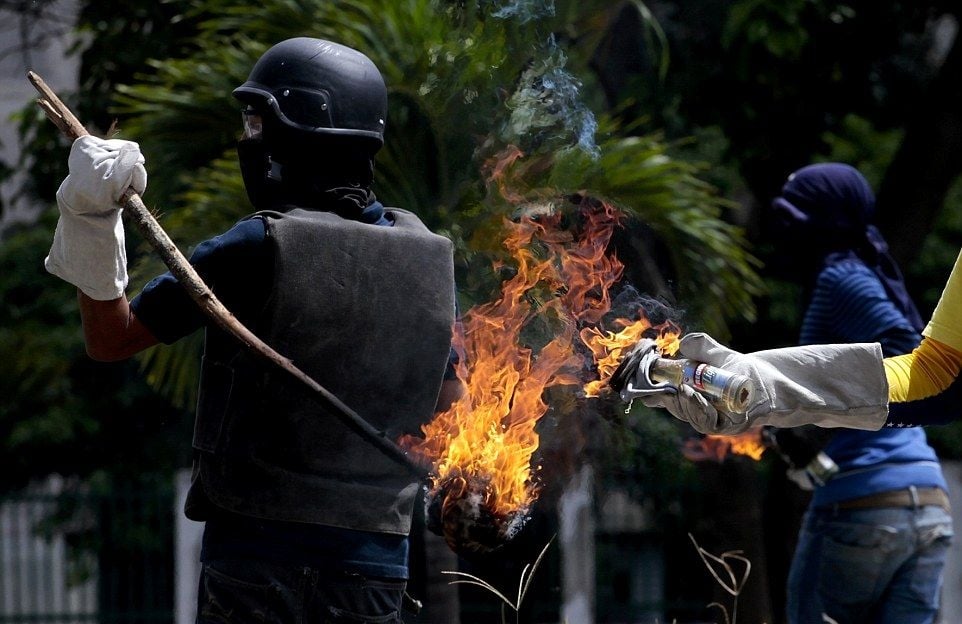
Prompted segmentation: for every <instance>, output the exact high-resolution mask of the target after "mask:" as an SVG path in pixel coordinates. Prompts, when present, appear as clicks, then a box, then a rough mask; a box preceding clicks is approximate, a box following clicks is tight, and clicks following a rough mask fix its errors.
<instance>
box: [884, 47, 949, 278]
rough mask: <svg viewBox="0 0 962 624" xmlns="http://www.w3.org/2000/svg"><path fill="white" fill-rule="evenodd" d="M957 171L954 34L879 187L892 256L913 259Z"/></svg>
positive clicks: (904, 261)
mask: <svg viewBox="0 0 962 624" xmlns="http://www.w3.org/2000/svg"><path fill="white" fill-rule="evenodd" d="M959 173H962V45H960V43H959V37H958V35H956V37H955V40H954V41H953V43H952V48H951V50H950V51H949V53H948V56H946V58H945V61H944V62H943V64H942V67H941V68H940V69H939V73H938V75H937V76H936V77H935V79H934V80H933V81H932V84H931V86H930V87H929V90H928V92H927V93H926V94H925V95H924V96H923V97H922V99H921V101H920V102H919V105H918V109H917V111H916V114H915V115H914V116H913V118H912V119H911V120H909V122H908V123H907V124H906V130H905V137H904V138H903V140H902V145H901V146H900V147H899V150H898V152H897V153H896V155H895V158H893V159H892V163H891V164H890V165H889V168H888V170H887V171H886V172H885V178H884V179H883V180H882V184H881V186H880V188H879V194H878V214H877V220H878V224H879V227H880V229H881V230H882V232H883V234H885V236H886V238H887V239H888V242H889V245H890V247H891V250H892V255H893V256H895V259H896V260H897V261H898V263H899V264H901V265H902V266H906V265H908V264H909V263H911V262H912V261H914V260H915V259H916V258H917V257H918V254H919V251H920V250H921V247H922V243H923V242H924V241H925V238H926V236H927V235H928V234H929V232H931V231H932V226H933V224H934V223H935V221H936V219H938V216H939V213H940V212H941V210H942V206H943V204H944V202H945V196H946V193H947V191H948V190H949V187H950V186H951V185H952V183H953V181H954V180H955V179H956V177H958V175H959Z"/></svg>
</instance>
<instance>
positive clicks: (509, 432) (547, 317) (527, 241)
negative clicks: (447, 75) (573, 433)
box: [402, 203, 623, 515]
mask: <svg viewBox="0 0 962 624" xmlns="http://www.w3.org/2000/svg"><path fill="white" fill-rule="evenodd" d="M581 208H582V211H581V216H582V217H583V225H582V226H581V228H580V233H579V235H577V236H575V235H574V234H572V233H571V232H567V231H565V230H563V229H562V228H561V215H560V214H557V213H550V214H546V215H542V216H539V217H538V218H537V220H535V219H532V218H525V219H522V220H521V221H520V222H518V223H513V222H510V221H506V222H505V223H504V227H505V229H506V230H507V232H508V235H507V238H506V240H505V242H504V245H505V247H506V248H507V250H508V251H509V252H510V254H511V256H512V258H513V259H514V264H515V267H516V272H515V274H514V276H513V277H511V278H510V279H508V280H506V281H505V282H504V283H502V286H501V295H500V297H499V298H498V299H497V300H496V301H493V302H490V303H487V304H483V305H479V306H476V307H474V308H472V309H471V310H470V311H468V312H467V313H466V314H465V315H464V318H463V322H462V325H463V330H462V332H461V334H460V335H459V336H458V337H456V339H455V341H456V343H457V344H456V348H457V349H458V350H459V351H461V352H462V353H463V357H462V365H461V367H460V370H459V371H458V377H459V379H461V380H462V381H463V382H464V384H465V388H466V391H465V393H464V395H463V396H462V397H461V398H460V399H459V400H458V401H457V402H456V403H455V404H454V405H452V406H451V408H450V409H449V410H448V411H446V412H444V413H442V414H439V415H437V416H436V417H435V419H434V420H433V421H431V422H430V423H428V424H427V425H425V426H424V427H422V432H423V434H424V438H423V439H418V438H410V437H408V438H405V439H404V440H402V444H403V445H404V446H406V447H408V448H409V450H411V451H413V452H415V453H417V454H419V455H421V456H422V457H425V458H427V459H429V460H430V461H432V464H433V471H432V481H433V486H434V488H435V489H436V488H437V487H438V486H439V485H440V484H443V483H445V482H448V481H450V480H451V479H458V480H460V481H461V482H462V484H463V483H467V482H471V483H474V484H477V483H484V484H485V491H484V492H483V493H482V495H483V496H484V498H485V500H484V503H483V504H484V506H485V507H486V508H487V509H489V510H491V511H492V512H494V513H496V514H502V515H505V514H511V513H515V512H517V511H519V510H524V509H526V508H527V507H528V506H529V505H530V503H531V502H532V501H533V500H534V499H535V498H536V497H537V494H538V489H539V486H538V483H537V480H536V479H535V478H534V475H533V473H532V470H533V469H532V466H531V460H532V457H533V454H534V452H535V451H536V450H537V449H538V444H539V438H538V433H537V432H536V431H535V426H536V424H537V422H538V421H539V420H540V419H541V417H542V416H543V415H544V414H545V412H547V410H548V405H547V404H546V403H545V401H544V400H543V399H542V395H543V393H544V391H545V389H547V388H549V387H552V386H557V385H573V384H579V383H581V381H582V380H581V378H580V377H579V375H578V373H579V371H582V370H583V369H584V368H586V366H585V354H584V353H583V350H582V351H581V352H579V351H578V350H577V349H576V343H577V335H578V334H577V332H576V327H577V325H578V324H579V323H585V322H595V321H597V320H598V319H600V318H601V316H602V315H604V313H605V312H607V311H608V308H609V307H610V299H609V295H608V289H609V288H610V286H611V285H612V284H614V283H615V282H616V281H617V280H618V279H619V278H620V277H621V272H622V268H623V267H622V265H621V263H620V262H618V261H617V260H616V259H615V258H613V257H611V256H607V255H606V254H605V248H606V247H607V245H608V242H609V241H610V239H611V235H612V233H613V231H614V228H615V227H616V226H617V224H618V221H619V219H620V218H621V214H620V213H619V212H618V211H617V210H616V209H614V208H613V207H611V206H609V205H607V204H602V203H599V204H597V205H591V206H586V205H584V204H583V205H582V207H581ZM545 293H547V296H545ZM539 299H544V300H543V301H540V300H539ZM535 320H537V322H538V323H542V324H544V323H550V324H552V327H551V328H550V332H551V333H552V334H553V338H551V339H550V340H548V341H547V343H546V344H545V345H544V346H543V347H541V348H540V349H539V350H538V351H537V354H535V352H534V350H533V349H532V348H530V347H527V346H524V344H525V340H524V339H523V337H522V332H523V331H524V330H526V329H528V328H529V327H530V326H531V325H532V321H535ZM450 491H451V492H453V493H454V495H460V494H463V491H464V489H463V488H458V487H453V488H451V489H450Z"/></svg>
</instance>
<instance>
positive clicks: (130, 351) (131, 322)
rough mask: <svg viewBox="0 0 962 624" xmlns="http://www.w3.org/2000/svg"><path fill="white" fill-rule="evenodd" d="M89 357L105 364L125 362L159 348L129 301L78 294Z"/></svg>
mask: <svg viewBox="0 0 962 624" xmlns="http://www.w3.org/2000/svg"><path fill="white" fill-rule="evenodd" d="M77 299H78V302H79V304H80V320H81V323H82V324H83V332H84V342H85V344H86V346H87V354H88V355H89V356H90V357H91V358H93V359H95V360H99V361H102V362H113V361H117V360H123V359H126V358H129V357H131V356H132V355H135V354H136V353H139V352H140V351H143V350H144V349H147V348H148V347H152V346H153V345H155V344H157V339H156V338H155V337H154V336H153V334H151V333H150V331H149V330H148V329H147V328H146V327H145V326H144V325H143V324H142V323H141V322H140V321H138V320H137V317H136V316H135V315H134V313H133V311H132V310H131V309H130V304H129V303H128V301H127V298H126V297H119V298H117V299H111V300H109V301H97V300H95V299H91V298H90V297H88V296H87V295H85V294H84V293H82V292H80V291H79V290H78V291H77Z"/></svg>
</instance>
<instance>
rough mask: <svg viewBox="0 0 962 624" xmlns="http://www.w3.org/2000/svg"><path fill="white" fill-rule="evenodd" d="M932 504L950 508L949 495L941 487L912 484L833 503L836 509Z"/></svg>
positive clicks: (913, 506)
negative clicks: (923, 486)
mask: <svg viewBox="0 0 962 624" xmlns="http://www.w3.org/2000/svg"><path fill="white" fill-rule="evenodd" d="M927 505H934V506H936V507H941V508H942V509H944V510H946V511H950V510H951V509H952V506H951V504H950V503H949V497H948V495H947V494H946V493H945V490H943V489H942V488H936V487H926V488H917V487H915V486H914V485H913V486H910V487H908V488H906V489H903V490H892V491H890V492H879V493H878V494H869V495H868V496H861V497H859V498H853V499H850V500H846V501H840V502H838V503H835V505H833V506H834V507H835V508H836V509H877V508H880V507H911V508H915V507H925V506H927Z"/></svg>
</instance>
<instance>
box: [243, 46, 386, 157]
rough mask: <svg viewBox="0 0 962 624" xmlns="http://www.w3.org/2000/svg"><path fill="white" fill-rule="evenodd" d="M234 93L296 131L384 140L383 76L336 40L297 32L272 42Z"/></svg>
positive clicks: (382, 141) (367, 60)
mask: <svg viewBox="0 0 962 624" xmlns="http://www.w3.org/2000/svg"><path fill="white" fill-rule="evenodd" d="M234 97H236V98H237V99H238V100H240V101H241V102H244V103H246V104H250V105H251V106H254V107H255V108H258V109H261V110H263V111H264V112H269V111H272V112H273V114H274V115H275V116H276V117H277V119H278V121H280V122H281V123H282V124H283V125H284V126H287V127H288V128H290V129H292V130H295V131H297V132H304V133H308V134H311V135H333V136H340V137H358V138H362V139H373V140H374V141H376V147H375V149H376V148H377V147H380V146H381V145H382V144H383V143H384V119H385V117H386V116H387V89H386V87H385V86H384V79H383V78H382V77H381V73H380V72H379V71H378V69H377V67H376V66H375V65H374V63H373V62H371V59H369V58H368V57H367V56H365V55H364V54H362V53H360V52H358V51H357V50H354V49H352V48H349V47H347V46H343V45H341V44H338V43H333V42H330V41H324V40H323V39H313V38H310V37H296V38H294V39H287V40H286V41H282V42H280V43H278V44H276V45H274V46H273V47H271V48H270V49H269V50H267V52H265V53H264V54H263V56H261V57H260V59H258V61H257V63H256V64H255V65H254V68H253V69H252V70H251V73H250V76H249V77H248V78H247V82H245V83H244V84H242V85H241V86H239V87H237V88H236V89H234Z"/></svg>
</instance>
